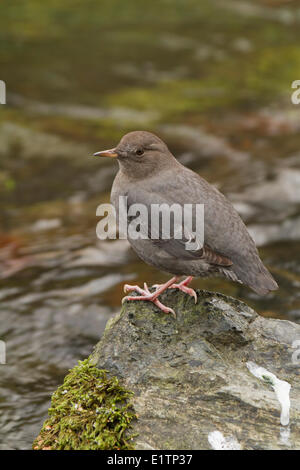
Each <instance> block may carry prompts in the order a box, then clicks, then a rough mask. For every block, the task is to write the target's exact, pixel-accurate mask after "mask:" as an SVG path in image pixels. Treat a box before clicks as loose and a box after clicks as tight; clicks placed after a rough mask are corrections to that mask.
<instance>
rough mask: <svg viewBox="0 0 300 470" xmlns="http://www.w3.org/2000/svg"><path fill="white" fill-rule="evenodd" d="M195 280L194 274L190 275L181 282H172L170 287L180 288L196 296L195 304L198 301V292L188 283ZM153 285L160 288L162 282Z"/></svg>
mask: <svg viewBox="0 0 300 470" xmlns="http://www.w3.org/2000/svg"><path fill="white" fill-rule="evenodd" d="M192 280H193V276H188V277H187V278H186V279H184V280H183V281H181V282H179V283H178V284H172V285H171V286H169V289H179V290H181V291H182V292H185V294H188V295H190V296H191V297H194V300H195V304H196V303H197V300H198V298H197V294H196V291H195V290H194V289H192V288H191V287H188V284H189V283H190V282H191V281H192ZM153 287H155V288H159V287H160V284H155V285H154V286H153Z"/></svg>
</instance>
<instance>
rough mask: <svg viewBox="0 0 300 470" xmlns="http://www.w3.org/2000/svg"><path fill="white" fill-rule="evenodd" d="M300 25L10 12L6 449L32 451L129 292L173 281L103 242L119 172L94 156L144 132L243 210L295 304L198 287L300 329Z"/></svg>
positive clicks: (245, 7)
mask: <svg viewBox="0 0 300 470" xmlns="http://www.w3.org/2000/svg"><path fill="white" fill-rule="evenodd" d="M62 3H63V5H62ZM299 25H300V9H299V6H298V5H297V2H296V1H295V2H293V1H290V2H288V4H287V2H284V1H276V0H273V1H271V0H269V1H267V0H265V1H250V0H249V1H233V0H226V1H225V0H224V1H222V0H203V1H201V2H199V1H196V0H176V1H168V0H161V1H152V2H147V4H146V5H143V6H141V2H139V1H138V0H131V1H129V0H128V1H126V2H124V1H121V0H110V1H108V0H105V1H102V2H98V1H96V0H86V1H84V2H83V1H81V2H80V1H78V2H75V4H74V2H71V1H70V0H66V1H64V2H60V1H58V0H55V1H51V2H50V1H46V0H45V1H43V2H39V1H37V0H28V1H27V2H18V1H16V0H10V1H9V2H8V1H4V2H2V3H1V5H0V41H1V49H0V79H1V80H4V81H5V82H6V87H7V104H6V105H0V142H1V145H0V183H1V184H0V198H1V202H0V209H1V213H0V223H1V228H0V265H1V271H0V301H1V304H0V305H1V329H0V339H1V340H2V341H5V344H6V364H2V365H1V364H0V448H3V449H7V448H14V449H26V448H30V447H31V443H32V441H33V438H34V437H35V436H36V435H37V434H38V432H39V429H40V427H41V425H42V422H43V420H44V418H45V416H46V414H47V409H48V407H49V402H50V396H51V393H52V392H53V391H54V389H55V388H56V387H57V385H58V384H60V383H61V381H62V379H63V377H64V375H65V374H66V372H67V370H68V368H70V367H72V366H73V365H74V364H75V363H76V362H77V360H78V359H82V358H84V357H86V356H87V355H88V354H89V353H90V352H91V351H92V348H93V345H94V344H95V343H96V341H97V340H98V339H99V338H100V337H101V334H102V332H103V329H104V327H105V323H106V321H107V320H108V319H109V318H110V317H111V316H112V315H113V314H114V313H115V312H117V311H118V310H119V308H120V302H121V298H122V296H123V292H122V286H123V284H124V282H126V281H134V282H136V283H142V281H144V280H147V282H148V283H149V284H150V285H151V284H153V283H155V282H160V281H163V280H164V279H166V275H165V274H163V273H161V272H158V271H156V270H155V269H153V268H151V267H149V266H146V265H145V264H144V263H142V262H141V261H139V260H138V259H137V258H136V256H135V255H134V254H133V252H132V251H131V250H130V249H129V247H128V245H127V242H126V241H122V240H116V241H109V242H108V241H107V242H106V241H99V240H98V239H97V238H96V233H95V228H96V224H97V222H98V219H97V217H96V208H97V206H98V204H100V203H102V202H107V201H108V200H109V191H110V187H111V183H112V180H113V178H114V174H115V172H116V170H117V167H116V165H117V164H116V163H115V162H107V161H105V162H103V161H99V160H97V159H93V158H92V157H91V155H92V154H93V153H94V152H95V151H97V150H101V149H104V148H107V147H112V146H114V145H115V144H116V143H117V142H118V140H119V139H120V137H121V136H122V135H123V134H124V133H125V132H127V131H130V130H134V129H147V130H151V131H154V132H156V133H157V134H159V135H160V136H161V137H162V138H163V139H164V140H166V141H167V142H168V144H169V147H170V149H171V150H172V151H173V152H174V153H175V154H176V156H177V157H178V158H179V159H180V161H181V162H183V163H184V164H186V165H187V166H189V167H191V168H192V169H194V170H195V171H197V172H199V173H200V174H201V175H202V176H204V177H205V178H206V179H207V180H209V181H210V182H211V183H213V184H215V185H216V186H217V187H218V188H219V189H220V190H221V191H223V192H224V193H225V194H226V195H227V197H229V198H230V200H231V201H232V202H233V203H234V204H235V206H236V208H237V209H238V210H239V212H240V213H241V215H242V216H243V218H244V220H245V221H246V223H247V225H248V227H249V230H250V231H251V234H252V235H253V236H254V238H255V240H256V241H257V244H258V245H259V247H260V253H261V256H262V258H263V260H264V262H265V263H266V264H267V265H268V266H269V267H270V269H271V271H272V273H273V274H274V276H275V277H276V279H277V281H278V283H279V285H280V289H279V290H278V291H277V292H275V293H273V294H270V295H268V296H266V297H264V298H261V297H259V296H257V295H255V294H254V293H253V292H251V291H250V290H249V289H247V288H246V287H243V286H240V285H237V284H234V283H230V282H227V281H225V280H221V279H214V280H205V281H200V280H196V281H195V286H197V287H203V288H205V289H210V290H217V291H221V292H223V293H225V294H229V295H233V296H236V297H238V298H240V299H242V300H244V301H245V302H247V303H248V304H250V305H251V306H253V307H254V308H255V309H256V310H257V311H258V312H259V313H260V314H262V315H264V316H269V317H277V318H284V319H289V320H292V321H296V322H299V321H300V294H299V286H300V251H299V248H300V150H299V149H300V133H299V130H300V105H298V106H297V105H293V104H292V103H291V93H292V89H291V83H292V82H293V81H294V80H297V79H300V48H299V41H300V28H299Z"/></svg>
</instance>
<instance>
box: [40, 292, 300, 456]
mask: <svg viewBox="0 0 300 470" xmlns="http://www.w3.org/2000/svg"><path fill="white" fill-rule="evenodd" d="M197 295H198V301H197V304H195V303H194V299H192V298H191V297H189V296H188V295H186V294H183V293H181V292H175V291H174V290H170V291H169V292H166V293H164V294H163V295H162V296H161V300H162V302H163V303H164V304H166V305H168V306H170V307H172V308H173V309H174V310H175V312H176V314H177V317H176V319H175V318H174V317H173V316H172V315H166V314H164V313H162V312H161V311H159V310H158V309H157V307H155V306H154V305H153V304H151V303H150V302H135V301H131V302H125V303H124V305H123V307H122V309H121V312H120V313H119V314H118V315H116V316H115V317H114V318H112V319H111V320H110V321H109V322H108V323H107V326H106V329H105V332H104V335H103V337H102V339H101V341H100V342H99V343H98V344H97V345H96V347H95V349H94V351H93V353H92V355H91V356H90V358H89V362H85V363H84V364H85V366H82V365H81V366H79V367H77V368H74V369H73V371H72V372H71V374H70V375H69V376H67V378H66V381H65V384H64V385H62V386H61V387H60V388H59V389H58V391H57V392H55V394H54V396H53V400H52V407H51V408H50V418H49V420H47V421H46V423H45V425H44V427H43V430H42V432H41V434H40V436H39V437H38V438H37V440H36V441H35V444H34V446H35V447H37V448H49V447H50V448H51V449H53V448H55V449H71V448H72V449H73V448H76V449H79V448H80V449H96V448H97V449H110V450H113V449H128V448H133V447H134V448H135V449H137V450H141V449H155V450H160V449H164V450H166V449H173V450H179V449H186V450H190V449H210V448H211V445H210V440H209V436H210V435H211V433H215V432H216V431H217V432H221V433H222V434H223V436H224V437H225V438H231V437H233V438H234V439H235V440H236V441H237V442H238V445H239V446H240V447H241V448H242V449H249V450H250V449H300V432H299V429H300V412H299V410H300V401H299V400H300V399H299V397H300V380H299V372H298V371H299V364H298V365H297V364H294V363H293V360H292V357H293V353H294V352H295V349H294V348H293V342H294V340H295V339H297V338H300V326H299V325H296V324H294V323H292V322H289V321H284V320H276V319H269V318H263V317H261V316H259V315H257V314H256V313H255V312H254V310H252V309H251V308H250V307H248V306H247V305H246V304H244V303H243V302H240V301H238V300H236V299H234V298H232V297H228V296H225V295H222V294H217V293H211V292H207V291H200V290H198V291H197ZM247 362H252V363H253V362H254V363H256V364H257V365H258V366H260V367H263V368H265V369H266V370H267V371H268V372H271V373H273V374H275V375H276V376H277V377H278V379H280V380H284V381H287V382H289V383H290V385H291V391H290V399H291V413H290V425H289V426H288V427H283V426H281V425H280V404H279V402H278V400H277V398H276V394H275V392H274V390H273V388H272V383H270V381H268V380H267V381H266V380H264V379H263V380H259V379H258V378H257V377H255V376H254V375H253V374H252V373H251V372H250V371H249V369H248V367H247ZM103 370H107V371H109V374H106V373H104V372H103ZM91 371H92V375H90V372H91ZM108 377H111V378H109V379H108ZM97 383H100V384H102V383H104V385H103V387H104V388H102V386H100V395H99V388H98V387H97ZM69 384H70V385H69ZM120 384H121V385H120ZM65 390H66V392H65ZM111 390H113V392H112V395H111V392H110V391H111ZM128 390H131V391H132V392H133V395H132V394H131V393H130V392H128ZM108 392H109V394H108V395H107V393H108ZM77 393H79V394H80V396H83V398H84V399H79V398H78V395H77ZM85 397H87V398H85ZM85 399H87V402H86V403H87V404H85V401H84V400H85ZM116 400H117V401H118V403H125V405H122V406H121V407H120V406H116ZM74 404H78V405H79V407H82V408H83V409H84V410H87V411H85V413H87V415H86V416H87V417H88V419H86V418H85V413H84V418H83V420H82V412H80V409H79V408H77V409H74ZM130 405H132V406H133V408H134V412H135V413H136V416H138V419H134V417H135V415H134V412H133V410H132V409H131V408H130ZM101 406H102V407H103V411H102V412H101V414H100V415H99V417H98V415H97V414H96V411H97V409H99V408H100V409H101ZM123 406H124V407H123ZM90 407H91V408H92V412H91V413H90V416H89V414H88V413H89V410H90ZM110 416H111V417H112V418H113V421H112V423H111V422H110V421H109V419H108V417H110ZM95 422H96V423H97V430H96V431H95V430H94V426H93V424H92V423H95ZM130 426H132V428H130Z"/></svg>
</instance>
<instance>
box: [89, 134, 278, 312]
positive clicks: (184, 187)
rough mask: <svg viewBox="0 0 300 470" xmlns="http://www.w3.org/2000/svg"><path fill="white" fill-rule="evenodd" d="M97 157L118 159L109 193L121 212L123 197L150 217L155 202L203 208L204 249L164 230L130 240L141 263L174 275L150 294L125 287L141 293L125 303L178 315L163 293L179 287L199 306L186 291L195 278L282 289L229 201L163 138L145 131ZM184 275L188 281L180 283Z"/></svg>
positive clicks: (258, 288) (264, 289)
mask: <svg viewBox="0 0 300 470" xmlns="http://www.w3.org/2000/svg"><path fill="white" fill-rule="evenodd" d="M94 155H95V156H101V157H111V158H117V160H118V163H119V172H118V174H117V175H116V178H115V180H114V183H113V186H112V191H111V202H112V204H113V205H114V206H115V208H116V211H117V213H118V211H119V197H120V196H123V197H126V198H127V199H126V201H127V209H128V208H129V207H130V206H131V205H132V204H136V203H140V204H143V205H144V206H145V207H146V208H147V209H148V210H149V213H151V205H153V204H163V203H167V204H169V205H172V204H174V203H175V204H179V205H180V206H181V207H183V206H184V205H185V204H192V205H196V204H203V205H204V243H203V245H202V246H201V247H199V246H196V247H195V249H193V250H187V249H186V242H187V238H186V236H184V235H183V237H182V238H181V239H178V238H176V237H175V235H174V233H173V236H170V237H169V238H168V239H165V238H162V237H161V231H159V233H158V237H156V238H155V239H151V238H150V237H148V238H147V239H142V238H141V239H133V238H132V237H130V236H128V240H129V242H130V244H131V246H132V248H133V249H134V250H135V251H136V253H137V254H138V256H139V257H140V258H141V259H142V260H144V261H145V262H146V263H148V264H150V265H152V266H155V267H157V268H159V269H161V270H163V271H166V272H168V273H171V274H173V275H174V277H172V279H170V280H169V281H168V282H166V283H165V284H162V285H156V286H154V287H155V291H154V292H150V290H149V288H148V286H147V284H146V283H145V284H144V288H143V289H142V288H140V287H139V286H130V285H128V284H126V285H125V286H124V291H125V292H132V291H136V292H137V293H138V294H139V295H137V296H126V297H124V299H123V301H124V300H134V301H138V300H148V301H151V302H153V303H154V304H155V305H156V306H157V307H159V308H160V309H161V310H163V311H164V312H165V313H172V314H175V313H174V311H173V310H172V309H171V308H169V307H167V306H165V305H163V304H162V303H161V302H160V301H159V299H158V297H159V295H160V294H161V293H162V292H164V291H165V290H166V289H168V288H177V289H180V290H181V291H183V292H185V293H187V294H189V295H191V296H193V297H194V299H195V302H197V295H196V292H195V291H194V290H193V289H192V288H190V287H188V285H189V283H190V282H191V281H192V279H193V277H207V276H214V275H221V276H223V277H225V278H227V279H231V280H233V281H238V282H240V283H243V284H246V285H247V286H249V287H250V288H251V289H253V290H254V291H255V292H256V293H257V294H259V295H264V294H267V293H268V292H270V291H272V290H276V289H278V285H277V283H276V282H275V280H274V279H273V277H272V276H271V274H270V273H269V271H268V270H267V268H266V267H265V266H264V264H263V263H262V261H261V259H260V257H259V254H258V251H257V249H256V246H255V243H254V241H253V240H252V238H251V236H250V235H249V233H248V231H247V229H246V226H245V224H244V223H243V221H242V219H241V218H240V216H239V214H238V213H237V212H236V210H235V209H234V207H233V206H232V205H231V203H230V202H229V201H228V200H227V199H226V198H225V197H224V196H223V195H222V194H221V193H220V192H219V191H218V190H217V189H216V188H215V187H213V186H211V185H210V184H209V183H208V182H207V181H205V180H204V179H203V178H201V176H199V175H198V174H196V173H194V172H193V171H192V170H190V169H188V168H186V167H185V166H183V165H182V164H181V163H179V162H178V161H177V160H176V158H175V157H174V156H173V155H172V153H171V152H170V151H169V149H168V147H167V145H166V144H165V143H164V142H163V141H162V140H161V139H160V138H159V137H157V136H156V135H154V134H152V133H150V132H146V131H135V132H130V133H128V134H126V135H125V136H124V137H123V138H122V139H121V141H120V143H119V144H118V145H117V147H115V148H113V149H110V150H105V151H102V152H97V153H95V154H94ZM171 223H172V222H171ZM150 224H151V220H150ZM173 224H175V222H174V221H173ZM173 228H174V227H173ZM181 276H187V278H186V279H184V280H183V281H181V282H179V278H180V277H181Z"/></svg>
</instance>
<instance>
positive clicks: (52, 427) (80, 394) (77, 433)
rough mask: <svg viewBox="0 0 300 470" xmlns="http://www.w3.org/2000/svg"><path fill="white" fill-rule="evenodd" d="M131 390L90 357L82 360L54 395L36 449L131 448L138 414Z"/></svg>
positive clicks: (35, 444) (36, 442)
mask: <svg viewBox="0 0 300 470" xmlns="http://www.w3.org/2000/svg"><path fill="white" fill-rule="evenodd" d="M131 396H132V393H131V392H129V391H127V390H125V389H124V388H123V387H122V386H121V385H120V383H119V381H118V379H117V378H116V377H108V376H107V372H106V371H105V370H99V369H98V368H97V367H95V366H93V365H92V364H91V363H90V361H89V360H88V359H87V360H85V361H82V362H79V364H78V365H77V366H75V367H74V368H73V369H72V370H71V371H70V372H69V374H68V375H67V376H66V377H65V380H64V383H63V385H61V386H60V387H59V388H58V389H57V390H56V392H55V393H54V394H53V396H52V401H51V408H50V409H49V418H48V419H47V420H46V421H45V423H44V425H43V428H42V430H41V432H40V434H39V436H38V437H37V438H36V440H35V441H34V443H33V448H34V449H35V450H107V449H110V450H111V449H116V450H130V449H133V444H132V439H133V435H132V433H130V428H131V422H132V420H133V419H134V418H135V414H134V412H133V410H132V406H131V404H130V398H131Z"/></svg>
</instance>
